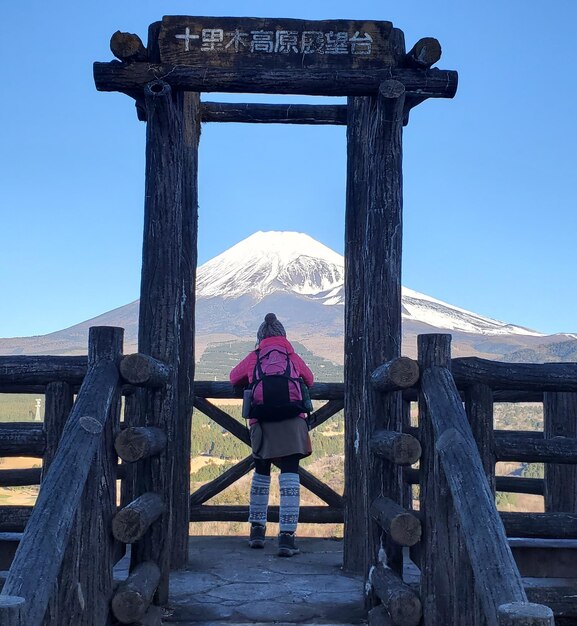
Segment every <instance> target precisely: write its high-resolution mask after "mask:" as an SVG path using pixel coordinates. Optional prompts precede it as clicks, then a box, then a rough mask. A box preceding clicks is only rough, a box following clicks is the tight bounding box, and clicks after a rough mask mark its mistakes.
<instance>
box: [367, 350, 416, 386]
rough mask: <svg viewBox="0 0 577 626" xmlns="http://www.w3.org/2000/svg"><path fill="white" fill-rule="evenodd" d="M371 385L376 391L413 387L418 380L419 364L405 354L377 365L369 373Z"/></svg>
mask: <svg viewBox="0 0 577 626" xmlns="http://www.w3.org/2000/svg"><path fill="white" fill-rule="evenodd" d="M370 381H371V384H372V386H373V387H374V388H375V389H377V391H383V392H385V391H398V390H401V389H407V388H408V387H413V386H414V385H416V384H417V382H418V381H419V364H418V363H417V361H414V360H413V359H409V358H408V357H406V356H400V357H397V358H396V359H393V360H392V361H388V362H387V363H383V364H382V365H379V367H377V369H376V370H375V371H374V372H373V373H372V374H371V378H370Z"/></svg>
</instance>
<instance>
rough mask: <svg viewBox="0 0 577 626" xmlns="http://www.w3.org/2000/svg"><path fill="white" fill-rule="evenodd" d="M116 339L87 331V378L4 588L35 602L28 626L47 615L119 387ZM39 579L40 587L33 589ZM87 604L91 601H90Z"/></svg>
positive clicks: (114, 334) (115, 333)
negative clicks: (75, 520) (74, 522)
mask: <svg viewBox="0 0 577 626" xmlns="http://www.w3.org/2000/svg"><path fill="white" fill-rule="evenodd" d="M121 338H122V331H121V329H108V328H91V329H90V335H89V360H88V363H89V368H88V373H87V375H86V377H85V379H84V382H83V384H82V388H81V389H80V393H79V394H78V398H77V399H76V402H75V403H74V407H73V409H72V412H71V414H70V417H69V419H68V421H67V422H66V427H65V429H64V433H63V435H62V440H61V443H60V446H59V448H58V453H57V455H56V458H55V459H54V460H53V462H52V464H51V466H50V469H49V470H48V473H47V475H46V478H45V479H44V481H43V483H42V486H41V488H40V492H39V494H38V499H37V501H36V505H35V506H34V508H33V510H32V514H31V516H30V519H29V521H28V524H27V526H26V530H25V531H24V536H23V537H22V540H21V541H20V544H19V546H18V550H17V551H16V555H15V557H14V561H13V563H12V567H11V568H10V572H9V574H8V578H7V580H6V582H5V584H4V589H3V594H5V595H19V596H22V597H24V598H34V602H33V603H31V604H30V605H29V606H27V608H26V612H27V615H26V619H27V621H26V623H27V624H30V625H31V626H32V625H36V624H40V622H41V620H42V618H43V616H44V613H45V611H46V607H47V604H48V600H49V597H50V593H51V592H52V589H53V585H54V583H55V582H56V577H57V576H58V572H59V569H60V565H61V563H62V559H63V556H64V549H65V547H66V545H67V543H68V540H69V536H70V532H71V529H72V523H73V521H74V519H75V516H76V512H77V509H78V506H79V504H80V501H81V498H82V493H83V490H84V486H85V484H86V481H87V479H88V475H89V472H90V468H91V465H92V463H93V459H94V455H95V454H96V450H97V449H98V448H99V446H100V443H101V441H102V437H103V434H104V426H105V424H106V421H107V419H108V417H109V411H110V408H111V406H112V404H113V402H114V399H115V395H116V390H117V387H118V382H119V373H118V361H119V360H120V352H121V345H122V344H121ZM93 514H94V515H98V512H96V513H93ZM39 579H41V580H42V581H43V584H42V585H38V580H39ZM110 583H111V584H112V578H111V577H110ZM110 591H111V590H110ZM106 593H107V589H105V588H101V596H100V597H101V599H106V597H107V596H106ZM87 601H90V602H92V598H91V599H90V600H87ZM98 619H100V618H99V617H98Z"/></svg>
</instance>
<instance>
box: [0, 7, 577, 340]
mask: <svg viewBox="0 0 577 626" xmlns="http://www.w3.org/2000/svg"><path fill="white" fill-rule="evenodd" d="M170 14H182V15H186V14H195V15H238V16H270V17H275V16H277V17H295V18H309V19H326V18H356V19H376V20H379V19H384V20H391V21H392V22H393V24H394V25H395V26H397V27H398V28H401V29H402V30H403V31H404V32H405V37H406V42H407V46H408V47H410V46H412V45H413V43H414V42H415V41H417V40H418V39H419V38H421V37H424V36H433V37H436V38H438V39H439V41H440V42H441V45H442V47H443V58H442V59H441V61H440V62H439V63H438V67H441V68H443V69H454V70H458V72H459V75H460V82H459V90H458V92H457V96H456V97H455V99H454V100H435V101H432V100H430V101H428V102H425V103H424V104H422V105H421V106H420V107H418V108H417V109H416V110H414V111H413V113H412V115H411V122H410V125H409V126H408V128H406V130H405V143H404V182H405V210H404V259H403V284H405V285H406V286H407V287H411V288H412V289H416V290H418V291H421V292H424V293H426V294H429V295H431V296H434V297H436V298H440V299H442V300H445V301H447V302H449V303H451V304H454V305H457V306H461V307H463V308H466V309H469V310H472V311H475V312H477V313H481V314H484V315H488V316H491V317H494V318H497V319H501V320H504V321H507V322H511V323H515V324H519V325H525V326H528V327H531V328H535V329H537V330H541V331H543V332H550V333H553V332H576V331H577V289H576V287H575V285H574V276H575V270H576V268H577V253H576V251H575V249H576V245H575V236H576V231H577V213H576V208H577V202H576V200H577V191H576V182H575V181H576V161H577V160H576V158H575V149H576V148H575V147H576V145H577V124H576V122H575V111H576V110H577V80H576V78H575V71H574V57H575V54H574V42H575V36H576V28H577V3H576V2H575V1H574V0H554V1H552V2H549V3H544V2H527V1H526V0H507V2H503V1H502V0H486V1H484V2H474V3H473V2H462V1H460V0H452V1H448V0H445V1H443V0H441V1H439V2H434V3H433V2H430V0H413V1H412V2H406V1H405V0H395V1H393V0H389V1H379V2H377V1H376V0H372V1H369V0H355V2H344V1H342V0H331V2H328V1H327V2H324V1H317V2H310V0H308V1H306V2H305V1H303V0H292V1H291V2H284V1H282V0H279V1H277V2H274V3H272V2H270V1H268V2H264V1H257V0H244V1H243V0H236V1H234V2H229V1H222V2H221V1H217V0H196V1H195V2H182V1H177V0H163V1H162V2H161V1H159V0H122V1H118V0H100V2H98V3H95V2H94V3H86V2H77V1H76V2H72V1H71V0H60V1H59V2H46V0H27V1H22V2H9V3H6V4H5V6H4V7H3V15H2V24H1V26H0V50H1V54H2V59H3V71H2V83H3V85H2V94H3V95H2V98H1V99H0V119H1V120H2V139H1V141H0V172H1V184H0V212H1V218H2V219H1V222H0V259H1V261H0V336H2V337H10V336H18V335H32V334H43V333H46V332H51V331H54V330H59V329H61V328H65V327H67V326H70V325H72V324H75V323H77V322H80V321H83V320H85V319H88V318H91V317H94V316H96V315H99V314H100V313H103V312H105V311H108V310H110V309H112V308H115V307H118V306H121V305H123V304H126V303H128V302H131V301H132V300H135V299H137V298H138V295H139V280H140V254H141V245H142V241H141V239H142V215H143V183H144V135H145V126H144V124H142V123H141V122H138V121H137V120H136V116H135V112H134V106H133V103H132V100H131V99H130V98H128V97H127V96H124V95H120V94H111V93H98V92H97V91H96V89H95V87H94V83H93V79H92V62H93V61H108V60H111V59H112V55H111V53H110V51H109V48H108V45H109V38H110V36H111V35H112V33H113V32H114V31H116V30H122V31H129V32H135V33H137V34H139V35H140V36H141V37H142V38H143V39H144V40H146V31H147V26H148V24H149V23H151V22H153V21H156V20H158V19H160V17H161V16H162V15H170ZM205 99H215V97H214V96H208V95H207V96H206V97H205ZM229 99H231V100H234V101H240V100H244V101H248V100H249V99H250V98H248V97H244V96H238V95H235V96H233V97H232V98H229ZM252 99H256V100H260V101H263V102H264V101H272V100H271V99H270V98H268V99H266V98H265V97H262V96H261V97H258V98H254V97H253V98H252ZM291 101H293V102H298V101H300V102H306V101H311V99H310V98H308V99H307V98H304V97H300V98H299V97H294V98H292V99H291ZM344 201H345V131H344V129H343V128H313V127H296V126H294V127H289V126H266V127H263V126H251V125H230V124H226V125H216V124H215V125H208V126H204V127H203V134H202V140H201V165H200V233H199V255H200V261H201V262H204V261H206V260H208V259H210V258H212V257H213V256H215V255H216V254H218V253H220V252H222V251H223V250H225V249H227V248H228V247H230V246H231V245H233V244H235V243H236V242H238V241H240V240H241V239H243V238H244V237H246V236H248V235H250V234H251V233H252V232H254V231H256V230H272V229H275V230H299V231H304V232H307V233H309V234H310V235H312V236H313V237H315V238H316V239H318V240H319V241H321V242H323V243H324V244H326V245H328V246H330V247H332V248H333V249H335V250H337V251H338V252H341V253H342V251H343V235H344Z"/></svg>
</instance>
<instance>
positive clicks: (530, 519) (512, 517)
mask: <svg viewBox="0 0 577 626" xmlns="http://www.w3.org/2000/svg"><path fill="white" fill-rule="evenodd" d="M500 515H501V520H502V521H503V525H504V527H505V530H506V531H507V536H508V537H535V538H537V539H577V514H576V513H504V512H501V514H500Z"/></svg>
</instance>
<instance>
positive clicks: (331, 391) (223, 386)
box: [194, 380, 344, 400]
mask: <svg viewBox="0 0 577 626" xmlns="http://www.w3.org/2000/svg"><path fill="white" fill-rule="evenodd" d="M242 393H243V387H233V386H232V385H231V384H230V383H226V382H213V381H210V380H195V381H194V394H195V395H196V396H197V397H199V398H214V399H218V400H221V399H228V398H242ZM309 394H310V396H311V400H342V399H343V397H344V387H343V383H315V384H314V385H313V386H312V387H310V388H309Z"/></svg>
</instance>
